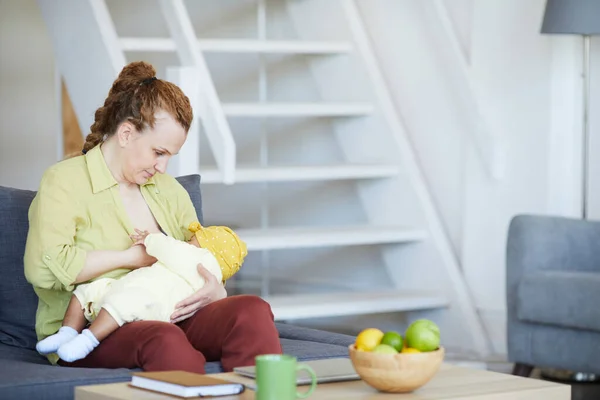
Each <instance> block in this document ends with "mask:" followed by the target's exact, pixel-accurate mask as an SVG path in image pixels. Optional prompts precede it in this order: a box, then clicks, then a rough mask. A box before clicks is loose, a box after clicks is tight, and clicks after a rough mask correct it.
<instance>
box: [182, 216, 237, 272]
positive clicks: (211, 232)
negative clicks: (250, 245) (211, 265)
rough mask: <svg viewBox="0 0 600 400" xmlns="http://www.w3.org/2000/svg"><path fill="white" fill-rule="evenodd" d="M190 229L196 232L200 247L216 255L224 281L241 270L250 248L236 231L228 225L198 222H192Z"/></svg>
mask: <svg viewBox="0 0 600 400" xmlns="http://www.w3.org/2000/svg"><path fill="white" fill-rule="evenodd" d="M188 229H189V230H190V232H194V234H195V236H196V240H198V243H199V244H200V247H202V248H203V249H207V250H208V251H210V252H211V253H212V254H213V255H214V256H215V258H216V259H217V261H218V263H219V266H220V267H221V272H223V281H225V280H227V279H229V278H231V277H232V276H233V275H234V274H235V273H236V272H238V271H239V269H240V267H241V266H242V263H243V262H244V258H245V257H246V255H247V254H248V249H247V247H246V243H244V242H243V241H242V240H241V239H240V238H239V236H238V235H236V234H235V232H233V231H232V230H231V229H229V228H228V227H226V226H208V227H204V226H202V225H200V223H198V222H193V223H191V224H190V226H189V227H188Z"/></svg>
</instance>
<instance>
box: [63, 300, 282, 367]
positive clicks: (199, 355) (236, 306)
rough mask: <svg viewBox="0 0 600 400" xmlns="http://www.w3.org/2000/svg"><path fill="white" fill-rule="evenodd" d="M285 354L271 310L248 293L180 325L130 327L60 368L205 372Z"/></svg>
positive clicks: (133, 324)
mask: <svg viewBox="0 0 600 400" xmlns="http://www.w3.org/2000/svg"><path fill="white" fill-rule="evenodd" d="M281 352H282V350H281V344H280V342H279V334H278V332H277V329H276V328H275V324H274V322H273V313H272V312H271V307H270V306H269V304H268V303H267V302H265V301H264V300H262V299H261V298H260V297H257V296H248V295H243V296H232V297H227V298H225V299H223V300H219V301H216V302H214V303H211V304H209V305H208V306H206V307H204V308H201V309H200V310H198V311H197V312H196V314H194V315H193V316H191V317H190V318H188V319H186V320H185V321H182V322H180V323H178V324H170V323H167V322H156V321H137V322H131V323H128V324H125V325H123V326H122V327H120V328H119V329H117V330H116V331H115V332H113V333H112V334H111V335H110V336H108V337H107V338H106V339H104V340H103V341H102V342H101V343H100V345H98V347H96V348H95V349H94V351H92V352H91V353H90V354H89V355H88V356H87V357H86V358H84V359H83V360H78V361H75V362H72V363H67V362H63V361H59V365H62V366H69V367H90V368H136V367H137V368H142V369H143V370H145V371H168V370H184V371H190V372H197V373H204V372H205V371H204V365H205V363H206V362H207V361H221V363H222V365H223V369H224V370H225V371H231V370H232V369H233V367H237V366H246V365H254V357H256V356H257V355H259V354H281Z"/></svg>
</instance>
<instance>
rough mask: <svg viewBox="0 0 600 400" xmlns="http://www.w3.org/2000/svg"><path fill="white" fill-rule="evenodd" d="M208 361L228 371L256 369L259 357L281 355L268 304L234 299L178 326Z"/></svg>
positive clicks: (253, 299) (211, 306) (253, 298)
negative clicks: (244, 368) (218, 362)
mask: <svg viewBox="0 0 600 400" xmlns="http://www.w3.org/2000/svg"><path fill="white" fill-rule="evenodd" d="M178 325H179V326H180V327H181V329H183V331H184V332H185V334H186V335H187V337H188V339H189V341H190V343H192V345H193V346H194V348H196V349H197V350H199V351H200V352H202V354H204V356H205V357H206V359H207V360H209V361H218V360H220V361H221V363H222V365H223V369H224V370H225V371H231V370H232V369H233V367H238V366H246V365H254V357H256V356H257V355H259V354H281V352H282V350H281V344H280V342H279V333H278V332H277V329H276V328H275V323H274V322H273V313H272V312H271V307H270V306H269V304H268V303H267V302H265V301H264V300H262V299H261V298H260V297H258V296H248V295H242V296H231V297H226V298H224V299H223V300H219V301H215V302H214V303H211V304H209V305H208V306H206V307H204V308H201V309H200V310H198V311H197V312H196V314H194V315H193V316H191V317H190V318H188V319H186V320H185V321H182V322H180V323H179V324H178Z"/></svg>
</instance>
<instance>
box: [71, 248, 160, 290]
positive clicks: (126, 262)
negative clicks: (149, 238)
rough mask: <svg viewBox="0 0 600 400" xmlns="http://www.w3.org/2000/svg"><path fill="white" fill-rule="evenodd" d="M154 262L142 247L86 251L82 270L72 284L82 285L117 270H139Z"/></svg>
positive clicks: (154, 259)
mask: <svg viewBox="0 0 600 400" xmlns="http://www.w3.org/2000/svg"><path fill="white" fill-rule="evenodd" d="M154 262H156V258H154V257H151V256H149V255H148V253H146V249H145V248H144V246H143V245H135V246H132V247H130V248H129V249H127V250H122V251H118V250H115V251H113V250H94V251H88V252H87V255H86V258H85V264H84V266H83V269H82V270H81V272H79V274H78V275H77V277H76V278H75V281H74V282H73V283H82V282H86V281H89V280H90V279H93V278H96V277H98V276H100V275H102V274H105V273H107V272H110V271H112V270H114V269H117V268H123V267H129V268H132V269H134V268H140V267H147V266H148V265H151V264H153V263H154Z"/></svg>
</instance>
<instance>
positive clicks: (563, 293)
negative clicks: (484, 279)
mask: <svg viewBox="0 0 600 400" xmlns="http://www.w3.org/2000/svg"><path fill="white" fill-rule="evenodd" d="M598 287H600V273H595V272H572V271H571V272H570V271H549V270H538V271H534V272H529V273H526V274H525V275H523V279H522V280H521V283H520V284H519V290H518V299H517V316H518V318H519V319H521V320H523V321H528V322H536V323H542V324H549V325H557V326H562V327H567V328H578V329H588V330H594V331H600V308H598V307H589V306H588V307H582V305H584V304H587V305H590V304H598V303H600V292H599V291H598Z"/></svg>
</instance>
